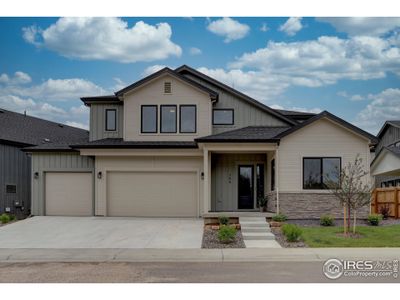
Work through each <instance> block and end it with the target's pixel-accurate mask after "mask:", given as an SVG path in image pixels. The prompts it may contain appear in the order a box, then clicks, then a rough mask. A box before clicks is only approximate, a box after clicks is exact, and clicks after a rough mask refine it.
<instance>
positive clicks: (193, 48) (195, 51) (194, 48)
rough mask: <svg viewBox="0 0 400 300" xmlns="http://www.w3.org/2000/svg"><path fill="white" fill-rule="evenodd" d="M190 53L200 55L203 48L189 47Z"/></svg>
mask: <svg viewBox="0 0 400 300" xmlns="http://www.w3.org/2000/svg"><path fill="white" fill-rule="evenodd" d="M189 53H190V55H200V54H201V53H202V52H201V49H199V48H196V47H191V48H190V49H189Z"/></svg>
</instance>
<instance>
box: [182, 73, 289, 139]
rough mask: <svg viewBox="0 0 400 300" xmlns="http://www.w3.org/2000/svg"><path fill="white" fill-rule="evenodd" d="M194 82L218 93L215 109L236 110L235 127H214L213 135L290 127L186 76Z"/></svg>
mask: <svg viewBox="0 0 400 300" xmlns="http://www.w3.org/2000/svg"><path fill="white" fill-rule="evenodd" d="M185 76H187V77H189V78H190V79H192V80H195V81H197V82H199V83H201V84H202V85H204V86H206V87H208V88H210V89H212V90H214V91H216V92H217V93H218V94H219V95H218V102H217V103H215V104H214V105H213V108H233V109H234V114H235V115H234V119H235V120H234V121H235V124H234V125H214V126H213V127H212V132H213V134H216V133H220V132H224V131H228V130H233V129H237V128H242V127H246V126H288V124H287V123H286V122H285V121H282V120H280V119H278V118H276V117H274V116H273V115H271V114H269V113H267V112H265V111H264V110H262V109H260V108H258V107H256V106H255V105H253V104H250V103H248V102H246V101H244V100H242V99H240V98H238V97H236V96H234V95H232V94H230V93H227V92H226V91H225V90H222V89H219V88H217V87H215V86H213V85H210V84H209V83H207V82H204V81H202V80H201V79H199V78H197V77H195V76H190V75H185Z"/></svg>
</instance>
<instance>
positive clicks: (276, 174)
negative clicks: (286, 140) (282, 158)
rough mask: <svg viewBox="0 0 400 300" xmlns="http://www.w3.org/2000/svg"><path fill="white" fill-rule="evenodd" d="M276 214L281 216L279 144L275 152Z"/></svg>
mask: <svg viewBox="0 0 400 300" xmlns="http://www.w3.org/2000/svg"><path fill="white" fill-rule="evenodd" d="M275 190H276V213H277V214H279V211H280V209H279V144H278V146H277V148H276V150H275Z"/></svg>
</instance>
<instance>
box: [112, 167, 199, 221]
mask: <svg viewBox="0 0 400 300" xmlns="http://www.w3.org/2000/svg"><path fill="white" fill-rule="evenodd" d="M197 205H198V174H197V172H191V171H179V172H172V171H161V172H160V171H157V172H155V171H145V172H143V171H140V172H132V171H129V172H120V171H119V172H108V173H107V215H108V216H144V217H195V216H197V214H198V212H197V210H198V208H197Z"/></svg>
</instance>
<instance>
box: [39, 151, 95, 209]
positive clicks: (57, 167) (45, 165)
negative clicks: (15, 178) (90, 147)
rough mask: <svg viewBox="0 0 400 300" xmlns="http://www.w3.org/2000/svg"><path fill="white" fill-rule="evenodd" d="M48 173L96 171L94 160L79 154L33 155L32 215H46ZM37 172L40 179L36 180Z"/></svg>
mask: <svg viewBox="0 0 400 300" xmlns="http://www.w3.org/2000/svg"><path fill="white" fill-rule="evenodd" d="M48 171H63V172H68V171H70V172H74V171H75V172H76V171H88V172H93V171H94V160H93V158H91V157H88V156H80V155H79V153H33V154H32V214H33V215H43V214H44V210H43V208H44V183H45V179H44V178H45V176H44V172H48ZM35 172H38V173H39V178H37V179H35V178H34V174H35Z"/></svg>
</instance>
